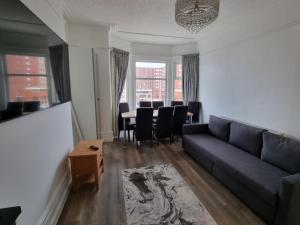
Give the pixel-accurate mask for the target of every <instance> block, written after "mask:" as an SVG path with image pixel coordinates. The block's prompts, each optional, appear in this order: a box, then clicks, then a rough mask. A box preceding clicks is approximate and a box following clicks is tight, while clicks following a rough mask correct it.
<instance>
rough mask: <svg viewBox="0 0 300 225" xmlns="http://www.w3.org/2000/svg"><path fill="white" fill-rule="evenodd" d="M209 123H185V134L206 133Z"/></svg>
mask: <svg viewBox="0 0 300 225" xmlns="http://www.w3.org/2000/svg"><path fill="white" fill-rule="evenodd" d="M206 133H208V124H185V125H183V133H182V134H183V135H185V134H206Z"/></svg>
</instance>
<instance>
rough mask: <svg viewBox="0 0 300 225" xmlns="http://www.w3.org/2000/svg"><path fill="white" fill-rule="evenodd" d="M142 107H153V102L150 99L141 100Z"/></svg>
mask: <svg viewBox="0 0 300 225" xmlns="http://www.w3.org/2000/svg"><path fill="white" fill-rule="evenodd" d="M140 107H143V108H146V107H147V108H151V107H152V106H151V102H149V101H140Z"/></svg>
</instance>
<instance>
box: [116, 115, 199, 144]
mask: <svg viewBox="0 0 300 225" xmlns="http://www.w3.org/2000/svg"><path fill="white" fill-rule="evenodd" d="M121 116H122V119H123V130H124V141H125V142H126V140H127V138H126V119H132V118H136V110H133V111H129V112H125V113H122V114H121ZM157 116H158V110H157V109H156V110H153V118H157ZM186 116H187V117H188V118H189V121H190V123H192V122H193V113H191V112H187V114H186Z"/></svg>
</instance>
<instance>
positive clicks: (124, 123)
mask: <svg viewBox="0 0 300 225" xmlns="http://www.w3.org/2000/svg"><path fill="white" fill-rule="evenodd" d="M123 132H124V142H126V118H123Z"/></svg>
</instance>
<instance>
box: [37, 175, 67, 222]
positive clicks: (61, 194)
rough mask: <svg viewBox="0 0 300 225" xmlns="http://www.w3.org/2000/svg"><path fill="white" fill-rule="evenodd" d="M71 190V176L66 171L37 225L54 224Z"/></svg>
mask: <svg viewBox="0 0 300 225" xmlns="http://www.w3.org/2000/svg"><path fill="white" fill-rule="evenodd" d="M70 190H71V178H70V175H69V173H66V174H65V176H64V178H63V179H62V182H61V183H60V184H59V185H58V188H57V189H56V191H55V192H54V193H53V194H52V197H51V199H50V200H49V202H48V205H47V207H46V209H45V211H44V213H43V216H42V218H41V220H40V222H39V223H38V225H56V224H57V222H58V220H59V217H60V214H61V212H62V210H63V208H64V205H65V203H66V201H67V198H68V196H69V193H70Z"/></svg>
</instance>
